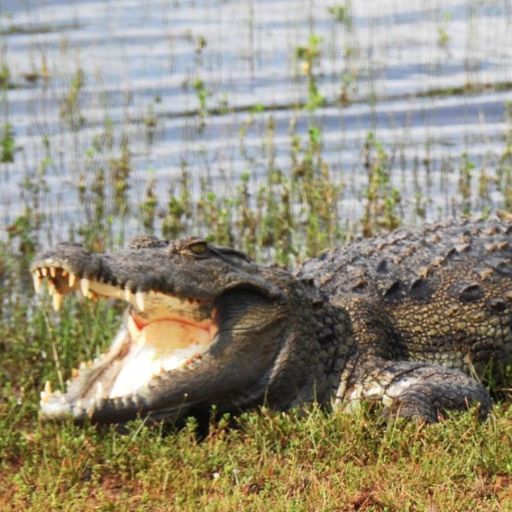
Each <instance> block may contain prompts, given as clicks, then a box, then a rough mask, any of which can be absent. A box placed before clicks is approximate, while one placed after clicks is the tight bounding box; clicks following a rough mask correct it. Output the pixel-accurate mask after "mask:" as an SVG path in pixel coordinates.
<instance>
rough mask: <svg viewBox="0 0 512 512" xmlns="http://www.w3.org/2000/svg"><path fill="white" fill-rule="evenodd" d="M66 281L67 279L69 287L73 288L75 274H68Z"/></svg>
mask: <svg viewBox="0 0 512 512" xmlns="http://www.w3.org/2000/svg"><path fill="white" fill-rule="evenodd" d="M68 281H69V287H70V288H73V287H74V286H75V283H76V276H75V274H69V277H68Z"/></svg>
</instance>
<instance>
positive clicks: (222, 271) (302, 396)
mask: <svg viewBox="0 0 512 512" xmlns="http://www.w3.org/2000/svg"><path fill="white" fill-rule="evenodd" d="M511 234H512V223H509V222H506V221H503V220H498V219H496V220H487V221H469V220H465V221H449V222H444V223H443V222H441V223H436V224H431V225H425V226H422V227H417V228H410V229H399V230H396V231H394V232H392V233H391V234H388V235H385V236H380V237H376V238H373V239H359V240H356V241H354V242H353V243H352V244H349V245H347V246H344V247H339V248H335V249H332V250H328V251H326V252H324V253H322V254H320V255H319V256H318V257H316V258H313V259H309V260H307V261H305V262H304V263H303V264H302V265H300V266H298V268H296V269H295V270H288V269H286V268H282V267H279V266H275V265H274V266H263V265H258V264H256V263H254V262H253V261H251V260H250V259H249V258H248V257H247V256H246V255H245V254H244V253H243V252H240V251H237V250H234V249H231V248H226V247H220V246H216V245H214V244H211V243H209V242H207V241H206V240H204V239H201V238H186V239H181V240H176V241H167V240H161V239H159V238H157V237H153V236H147V235H143V236H139V237H137V238H135V239H134V240H133V242H132V243H131V244H130V246H129V248H127V249H124V250H120V251H118V252H112V253H101V254H100V253H92V252H89V251H88V250H86V248H85V247H84V246H83V245H80V244H76V243H61V244H59V245H58V246H57V247H56V248H54V249H51V250H47V251H45V252H43V253H42V254H40V255H39V256H38V257H37V258H36V259H35V260H34V262H33V264H32V267H31V272H32V275H33V279H34V286H35V288H36V291H38V290H40V289H41V288H42V285H43V284H47V286H48V289H49V292H50V294H51V296H52V300H53V306H54V308H55V309H56V310H59V308H60V307H61V303H62V300H63V297H64V296H65V295H67V294H69V293H70V292H72V291H77V292H78V293H79V294H82V295H83V296H85V297H87V298H89V299H98V298H107V299H114V300H116V301H124V302H126V303H127V308H126V312H125V313H124V316H123V319H122V321H121V327H120V330H119V332H118V333H117V335H116V336H115V338H114V340H113V341H112V344H111V346H110V348H109V349H108V350H107V351H106V352H105V353H103V354H102V355H101V356H99V357H98V358H97V359H96V360H95V361H93V362H89V363H87V364H85V363H81V365H80V368H78V369H74V370H73V371H72V373H71V376H70V379H69V381H68V382H67V385H66V389H65V390H57V391H52V389H51V385H50V383H49V382H47V383H46V384H45V385H44V388H43V390H42V391H41V402H40V416H41V418H43V419H45V420H46V419H63V418H72V419H74V420H75V421H77V422H83V421H91V422H94V423H120V422H124V421H127V420H130V419H133V418H136V417H146V418H148V419H150V420H151V419H154V420H158V421H176V420H177V419H179V418H183V417H185V416H187V415H191V414H197V413H205V412H207V411H210V410H211V409H212V407H215V410H216V411H218V412H224V411H241V410H245V409H248V408H251V407H255V406H257V405H259V404H265V405H266V406H267V407H270V408H273V409H277V410H288V409H290V408H292V407H296V406H307V405H308V404H313V403H317V404H319V405H320V406H321V407H325V408H328V409H332V408H343V409H345V410H352V409H354V408H355V407H358V406H359V404H360V403H361V402H363V401H369V402H378V403H379V404H382V407H383V411H384V412H385V414H392V415H398V416H403V417H407V418H417V419H419V420H421V421H425V422H436V421H438V420H439V419H441V418H443V417H445V416H446V415H447V413H449V412H450V411H464V410H466V409H468V408H470V407H474V409H475V410H476V411H477V414H478V416H479V417H482V418H483V417H485V416H486V415H487V414H488V412H489V410H490V408H491V406H492V399H491V396H490V394H489V391H488V389H489V388H490V386H491V385H499V383H500V382H504V379H505V378H506V370H507V365H508V364H509V363H510V361H511V359H512V358H511V353H512V265H511V261H512V260H511V258H512V240H511ZM84 341H87V340H84Z"/></svg>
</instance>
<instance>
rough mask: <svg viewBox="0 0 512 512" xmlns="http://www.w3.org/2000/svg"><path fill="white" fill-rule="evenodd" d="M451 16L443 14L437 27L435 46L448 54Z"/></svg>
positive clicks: (447, 13) (446, 13) (448, 13)
mask: <svg viewBox="0 0 512 512" xmlns="http://www.w3.org/2000/svg"><path fill="white" fill-rule="evenodd" d="M451 20H452V15H451V13H450V12H445V13H444V15H443V18H442V20H441V22H440V23H439V26H438V27H437V45H438V46H439V48H441V49H442V50H444V51H446V52H448V48H449V44H450V40H451V36H450V31H449V29H450V22H451Z"/></svg>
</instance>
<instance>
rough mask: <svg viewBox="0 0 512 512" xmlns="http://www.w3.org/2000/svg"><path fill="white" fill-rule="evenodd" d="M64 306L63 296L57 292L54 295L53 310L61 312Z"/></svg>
mask: <svg viewBox="0 0 512 512" xmlns="http://www.w3.org/2000/svg"><path fill="white" fill-rule="evenodd" d="M61 306H62V294H60V293H59V292H58V291H57V290H55V292H54V293H53V309H54V310H55V311H59V309H60V307H61Z"/></svg>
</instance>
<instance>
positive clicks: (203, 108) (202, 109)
mask: <svg viewBox="0 0 512 512" xmlns="http://www.w3.org/2000/svg"><path fill="white" fill-rule="evenodd" d="M192 87H193V88H194V90H195V91H196V94H197V100H198V102H199V115H200V117H201V120H202V121H203V122H204V119H205V118H206V116H207V115H208V108H207V105H206V100H207V99H208V97H209V96H210V91H209V90H208V89H207V88H206V85H205V83H204V82H203V80H202V79H201V78H196V79H195V80H194V82H193V83H192Z"/></svg>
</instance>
